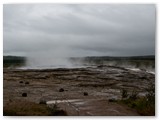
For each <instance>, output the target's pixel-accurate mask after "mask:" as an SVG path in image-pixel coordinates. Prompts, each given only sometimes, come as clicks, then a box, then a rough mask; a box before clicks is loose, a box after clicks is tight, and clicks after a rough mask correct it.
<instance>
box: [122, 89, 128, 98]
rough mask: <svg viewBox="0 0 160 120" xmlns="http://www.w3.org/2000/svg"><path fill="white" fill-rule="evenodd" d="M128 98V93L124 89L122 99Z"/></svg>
mask: <svg viewBox="0 0 160 120" xmlns="http://www.w3.org/2000/svg"><path fill="white" fill-rule="evenodd" d="M127 97H128V92H127V90H125V89H122V99H124V98H127Z"/></svg>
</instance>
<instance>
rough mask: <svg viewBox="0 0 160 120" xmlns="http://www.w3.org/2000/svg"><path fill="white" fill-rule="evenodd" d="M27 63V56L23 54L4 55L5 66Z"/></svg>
mask: <svg viewBox="0 0 160 120" xmlns="http://www.w3.org/2000/svg"><path fill="white" fill-rule="evenodd" d="M25 63H26V57H21V56H3V67H17V66H23V65H25Z"/></svg>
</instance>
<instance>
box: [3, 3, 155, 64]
mask: <svg viewBox="0 0 160 120" xmlns="http://www.w3.org/2000/svg"><path fill="white" fill-rule="evenodd" d="M3 9H4V17H3V21H4V23H3V26H4V29H3V33H4V41H3V49H4V50H3V52H4V55H13V56H26V57H27V59H28V63H27V64H28V65H30V66H32V65H41V66H45V65H46V66H47V65H68V66H70V62H69V61H68V59H69V58H70V57H85V56H144V55H155V33H156V29H155V28H156V8H155V5H152V4H146V5H145V4H139V5H138V4H5V5H4V7H3Z"/></svg>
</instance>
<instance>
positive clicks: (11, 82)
mask: <svg viewBox="0 0 160 120" xmlns="http://www.w3.org/2000/svg"><path fill="white" fill-rule="evenodd" d="M3 73H4V81H3V90H4V91H3V93H4V96H3V100H4V107H6V106H7V105H8V103H11V102H12V101H17V100H27V101H31V102H35V103H39V102H40V101H46V102H47V104H49V105H51V104H55V103H56V104H57V105H58V107H60V108H62V109H63V110H65V111H67V114H68V115H107V116H108V115H109V116H115V115H139V114H138V113H137V112H136V110H134V109H131V108H129V107H127V106H125V105H122V104H118V103H116V102H111V100H118V99H121V97H122V95H121V94H122V93H121V91H122V89H125V90H127V91H128V93H129V94H131V93H132V92H133V91H137V92H138V95H139V96H144V95H145V94H146V88H147V87H148V86H149V84H150V82H154V80H155V75H154V74H151V73H148V72H146V71H145V70H129V69H125V68H121V67H114V66H95V67H87V68H70V69H69V68H57V69H42V70H40V69H39V70H37V69H27V70H23V69H4V70H3ZM24 93H26V95H25V94H24ZM22 94H23V95H22ZM17 105H18V103H17Z"/></svg>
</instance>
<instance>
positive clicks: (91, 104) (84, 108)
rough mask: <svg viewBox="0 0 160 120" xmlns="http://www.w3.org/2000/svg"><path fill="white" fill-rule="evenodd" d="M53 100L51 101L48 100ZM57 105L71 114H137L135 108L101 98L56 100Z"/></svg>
mask: <svg viewBox="0 0 160 120" xmlns="http://www.w3.org/2000/svg"><path fill="white" fill-rule="evenodd" d="M50 102H53V101H50ZM56 104H57V105H58V107H60V108H61V109H63V110H65V111H67V114H68V115H72V116H137V115H139V114H138V113H137V112H136V111H135V110H133V109H131V108H129V107H127V106H124V105H120V104H118V103H115V102H108V101H107V100H104V99H103V100H101V99H85V100H84V99H83V100H82V99H81V100H80V99H77V100H76V99H75V100H62V101H57V103H56Z"/></svg>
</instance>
